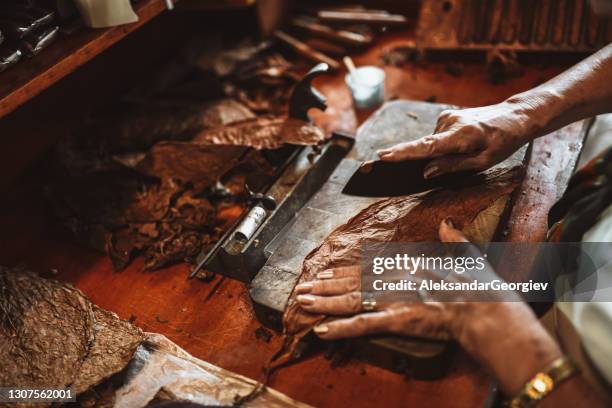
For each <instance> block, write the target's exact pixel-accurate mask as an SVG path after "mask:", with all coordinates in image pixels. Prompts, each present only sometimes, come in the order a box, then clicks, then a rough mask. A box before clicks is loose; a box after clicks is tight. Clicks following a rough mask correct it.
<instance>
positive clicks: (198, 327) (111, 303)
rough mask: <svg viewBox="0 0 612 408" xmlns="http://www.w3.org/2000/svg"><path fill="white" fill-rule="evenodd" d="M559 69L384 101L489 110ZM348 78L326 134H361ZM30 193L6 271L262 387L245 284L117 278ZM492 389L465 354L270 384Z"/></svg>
mask: <svg viewBox="0 0 612 408" xmlns="http://www.w3.org/2000/svg"><path fill="white" fill-rule="evenodd" d="M405 41H406V36H405V35H403V36H400V35H395V36H388V37H386V38H384V39H381V40H379V42H378V44H377V46H376V47H373V48H372V49H370V50H369V51H368V52H366V53H364V54H363V55H358V56H355V61H356V63H357V64H359V65H361V64H365V63H376V64H380V54H381V53H382V52H383V51H384V50H385V49H387V48H388V47H391V46H392V45H397V44H398V43H402V42H405ZM561 69H562V68H561V67H551V68H546V69H543V68H539V67H528V68H527V69H526V72H525V75H523V76H522V77H520V78H517V79H513V80H510V81H509V82H507V83H506V84H504V85H493V84H490V83H489V82H488V81H487V79H486V73H485V68H484V65H479V64H466V65H465V67H464V73H463V75H461V76H460V77H455V76H453V75H451V74H448V73H446V71H445V68H444V64H441V63H440V64H428V66H427V67H419V66H414V65H408V66H405V67H387V68H386V72H387V97H388V98H409V99H417V100H426V99H428V98H430V97H432V96H435V97H436V100H437V101H438V102H442V103H450V104H456V105H463V106H476V105H484V104H489V103H494V102H497V101H500V100H502V99H504V98H506V97H508V96H510V95H512V94H514V93H516V92H519V91H522V90H525V89H528V88H530V87H532V86H533V85H535V84H537V83H539V82H542V81H543V80H546V79H548V78H549V77H551V76H553V75H555V74H556V73H558V72H560V71H561ZM343 77H344V73H338V74H336V75H334V76H332V77H329V78H325V79H322V80H320V81H318V83H317V84H316V85H317V86H318V87H319V89H320V90H321V91H322V92H323V93H324V94H325V95H326V96H327V98H328V104H329V109H328V111H327V112H326V113H325V114H318V115H316V121H317V123H319V124H320V125H321V126H323V127H324V128H325V129H327V130H331V129H334V128H338V129H343V130H355V128H356V127H357V126H358V124H359V123H361V122H363V120H364V119H365V117H366V114H365V113H362V114H355V112H354V111H353V110H352V108H351V104H350V98H349V95H348V91H347V90H346V88H345V86H344V85H343ZM555 137H558V136H555ZM548 143H549V144H550V141H549V142H548ZM550 148H551V149H557V148H560V149H565V150H566V148H567V146H565V145H563V144H562V143H561V142H559V143H552V144H550ZM565 150H564V151H565ZM563 154H565V153H563ZM553 156H554V154H553ZM538 160H541V158H538ZM538 166H539V167H537V168H534V171H537V173H538V174H539V175H538V176H537V177H536V179H535V181H533V183H536V184H537V183H540V180H543V179H546V180H554V177H555V175H557V174H558V173H559V168H558V166H556V165H555V163H552V162H551V161H550V160H549V161H547V162H540V164H539V165H538ZM538 177H539V178H538ZM542 177H544V178H542ZM547 186H548V184H547ZM547 188H548V191H545V192H544V193H541V192H538V193H537V194H536V193H531V195H529V199H530V200H531V202H530V204H529V207H527V209H526V210H525V211H533V212H534V214H536V215H537V214H540V215H542V214H544V213H545V212H546V211H547V206H548V205H550V204H552V201H554V197H555V196H556V195H558V191H556V190H555V189H554V188H551V187H550V186H548V187H547ZM24 190H26V192H25V193H24V194H22V195H20V196H19V197H17V196H9V197H8V200H7V201H5V202H4V203H3V207H2V210H1V211H0V225H1V228H0V242H1V245H0V263H1V264H3V265H8V266H11V265H15V264H18V263H24V262H25V263H27V265H28V266H30V267H31V268H32V269H34V270H38V271H43V272H44V271H49V270H51V269H56V270H57V271H58V273H57V275H56V278H57V279H60V280H64V281H68V282H71V283H73V284H74V285H76V286H77V287H78V288H79V289H81V290H82V291H83V292H84V293H85V294H86V295H87V296H88V297H89V298H90V299H91V300H92V301H93V302H94V303H96V304H97V305H99V306H101V307H103V308H105V309H108V310H111V311H113V312H116V313H117V314H118V315H119V316H120V317H121V318H124V319H130V318H132V319H135V321H134V323H135V324H136V325H137V326H139V327H141V328H142V329H144V330H146V331H152V332H159V333H162V334H164V335H166V336H167V337H169V338H170V339H171V340H173V341H174V342H176V343H177V344H179V345H180V346H181V347H183V348H185V349H186V350H187V351H189V352H190V353H191V354H193V355H194V356H196V357H198V358H201V359H203V360H206V361H208V362H210V363H213V364H216V365H219V366H221V367H223V368H226V369H229V370H232V371H235V372H237V373H240V374H243V375H246V376H249V377H251V378H254V379H262V367H263V366H264V364H265V363H266V362H267V361H268V359H269V358H270V357H271V356H272V354H273V353H274V352H275V351H277V350H278V348H279V346H280V340H281V338H280V336H278V335H275V336H274V337H273V338H272V339H271V340H270V341H269V342H266V341H264V340H262V339H257V338H256V335H255V331H256V329H257V328H259V327H260V325H259V323H258V322H257V321H256V319H255V317H254V315H253V311H252V308H251V305H250V301H249V298H248V293H247V290H246V287H245V285H244V284H242V283H240V282H237V281H231V280H228V279H226V280H220V279H219V278H217V279H216V280H215V281H213V282H212V283H203V282H200V281H198V280H187V279H186V276H187V274H188V270H189V267H188V266H187V265H176V266H173V267H170V268H166V269H164V270H160V271H156V272H143V271H142V270H141V269H142V259H138V260H136V261H135V262H134V263H133V264H132V265H131V266H130V267H129V268H128V269H127V270H125V271H123V272H119V273H117V272H114V271H113V269H112V266H111V262H110V260H109V259H108V258H106V257H105V256H102V255H100V254H98V253H95V252H93V251H91V250H89V249H85V248H83V247H81V246H78V245H77V244H76V243H75V242H74V241H73V240H72V239H71V237H70V236H68V235H67V234H66V233H64V232H62V231H59V230H58V229H57V228H55V227H53V224H52V222H51V221H50V220H49V219H48V218H47V217H46V214H45V208H44V206H45V205H44V201H43V200H42V199H41V197H40V196H38V195H36V193H34V192H28V191H27V190H29V189H28V188H27V186H26V188H25V189H24ZM534 191H535V190H534ZM523 222H524V224H522V225H524V226H525V227H526V228H525V229H526V230H528V229H535V230H537V231H543V225H542V222H543V219H542V217H541V216H539V217H538V216H536V217H534V218H526V219H524V221H523ZM523 238H525V237H523ZM516 239H521V237H520V236H518V237H516ZM489 385H490V380H489V378H488V377H487V375H486V373H484V372H483V371H482V370H481V369H480V368H478V367H477V366H476V365H475V364H474V363H472V362H471V361H470V359H469V357H468V356H465V355H462V354H459V355H458V356H457V357H456V360H455V361H454V362H453V367H452V369H451V370H450V372H449V373H448V375H447V376H446V377H445V378H443V379H441V380H438V381H431V382H426V381H416V380H412V379H409V378H405V377H403V376H400V375H398V374H394V373H391V372H388V371H384V370H382V369H378V368H375V367H372V366H367V365H365V364H363V363H359V362H349V363H348V364H347V365H345V366H342V367H337V368H331V367H330V364H329V361H327V360H325V358H324V357H323V356H322V355H317V356H314V357H311V358H308V359H307V360H305V361H302V362H300V363H298V364H295V365H293V366H290V367H287V368H284V369H282V370H280V371H279V372H278V373H277V374H276V375H275V377H274V378H273V380H272V386H273V387H274V388H276V389H278V390H279V391H282V392H284V393H286V394H288V395H289V396H291V397H293V398H295V399H298V400H301V401H304V402H307V403H309V404H312V405H315V406H329V407H332V406H347V405H350V406H353V407H366V406H385V407H395V406H408V405H409V406H453V407H474V406H480V405H482V404H483V402H484V400H485V398H486V396H487V393H488V387H489Z"/></svg>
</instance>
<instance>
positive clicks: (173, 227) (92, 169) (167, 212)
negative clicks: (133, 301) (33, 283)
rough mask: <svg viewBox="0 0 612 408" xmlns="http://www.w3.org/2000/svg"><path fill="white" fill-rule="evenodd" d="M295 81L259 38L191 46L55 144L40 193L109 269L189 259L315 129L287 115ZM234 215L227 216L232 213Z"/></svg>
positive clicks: (318, 135)
mask: <svg viewBox="0 0 612 408" xmlns="http://www.w3.org/2000/svg"><path fill="white" fill-rule="evenodd" d="M297 80H298V76H297V75H296V74H295V73H294V72H293V70H292V66H291V64H289V63H288V62H287V61H286V60H284V58H283V57H282V56H280V55H279V54H276V53H274V51H273V50H272V49H270V47H269V45H267V44H255V45H252V44H241V45H240V46H239V47H235V48H227V47H223V46H221V45H216V46H213V45H211V43H210V42H203V41H201V40H198V41H195V40H194V42H192V43H191V44H188V46H187V47H186V49H184V50H182V51H181V52H180V53H179V55H178V56H177V58H176V59H175V60H173V61H171V62H169V63H168V64H167V66H164V67H162V68H161V69H160V70H159V72H157V73H156V74H155V75H153V77H152V78H151V79H150V80H149V81H148V83H147V84H145V85H143V86H140V87H139V88H135V89H134V90H133V91H131V92H130V93H129V94H127V95H125V96H124V98H123V99H122V100H120V101H118V102H117V104H116V105H115V106H113V107H112V108H110V109H108V111H105V113H103V114H100V115H98V116H96V117H93V118H88V119H86V120H84V121H83V123H82V125H80V126H78V128H77V130H76V131H74V132H72V133H71V134H70V135H67V137H65V138H64V139H63V140H61V141H60V142H59V143H58V145H57V146H56V148H55V151H54V152H53V154H52V158H51V160H50V172H49V174H51V175H52V176H51V177H50V181H49V183H48V184H47V189H46V190H47V194H46V196H47V197H48V199H49V200H50V203H51V208H52V210H53V213H54V214H55V215H56V216H57V218H58V219H59V220H60V221H61V223H62V224H63V225H64V226H65V227H67V228H68V229H69V230H70V231H71V232H72V233H73V235H74V236H75V237H76V239H77V240H78V241H79V242H82V243H85V244H87V245H88V246H90V247H92V248H95V249H98V250H100V251H103V252H105V253H106V254H108V256H109V257H110V259H111V260H112V263H113V266H114V268H115V269H116V270H121V269H123V268H125V267H126V266H127V265H129V264H130V262H131V261H132V260H133V259H134V257H136V256H138V255H143V256H144V258H145V261H144V268H145V269H146V270H154V269H158V268H161V267H163V266H166V265H169V264H172V263H176V262H182V261H190V260H193V259H194V257H195V256H197V254H198V253H199V252H200V251H201V250H202V249H205V248H207V247H211V246H212V245H214V243H215V242H216V241H217V240H218V239H219V238H220V236H221V235H222V234H223V233H224V231H225V230H226V229H227V228H228V226H229V225H231V221H232V220H233V219H235V217H236V214H239V213H240V210H241V209H242V208H244V205H245V201H246V200H247V199H248V197H247V194H246V189H245V185H248V186H249V188H250V189H251V190H254V191H257V190H259V189H261V188H263V187H264V186H265V185H267V184H268V183H269V182H270V181H271V180H272V178H273V176H274V174H275V171H276V169H277V168H278V167H279V166H280V164H281V163H282V162H283V161H284V158H285V157H287V155H288V153H289V150H290V147H288V146H289V145H291V144H293V145H296V144H297V145H316V144H319V143H321V142H322V141H323V140H324V134H323V132H322V131H321V130H320V129H319V128H317V127H316V126H314V125H311V124H309V123H307V122H303V121H299V120H295V119H287V118H286V117H285V116H284V111H285V110H286V100H287V98H288V95H290V91H291V87H292V86H293V85H294V84H295V83H296V81H297ZM232 214H234V215H233V216H232Z"/></svg>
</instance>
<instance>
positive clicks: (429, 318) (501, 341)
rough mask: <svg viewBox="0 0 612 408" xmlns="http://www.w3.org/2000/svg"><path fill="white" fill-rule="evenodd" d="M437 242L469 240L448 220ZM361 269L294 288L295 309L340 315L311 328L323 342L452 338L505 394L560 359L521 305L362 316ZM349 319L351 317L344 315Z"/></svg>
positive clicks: (425, 304)
mask: <svg viewBox="0 0 612 408" xmlns="http://www.w3.org/2000/svg"><path fill="white" fill-rule="evenodd" d="M439 237H440V240H441V241H442V242H468V241H467V239H466V238H465V236H464V235H463V234H462V233H461V231H459V230H457V229H455V228H454V227H453V226H452V223H451V222H449V221H446V222H442V223H441V224H440V228H439ZM360 286H361V276H360V267H359V266H354V267H343V268H336V269H333V270H327V271H323V272H320V273H319V274H318V275H317V280H314V281H311V282H305V283H302V284H300V285H298V286H297V287H296V291H297V293H298V297H297V300H298V302H299V303H300V307H301V308H303V309H304V310H306V311H309V312H313V313H321V314H326V315H331V316H343V317H340V318H337V319H335V320H332V319H327V320H326V321H324V322H323V323H321V324H319V325H318V326H316V327H315V328H314V331H315V333H316V334H317V335H318V336H319V337H321V338H323V339H328V340H331V339H338V338H344V337H356V336H362V335H367V334H375V333H393V334H399V335H405V336H417V337H426V338H434V339H441V340H447V339H452V340H456V341H457V342H458V343H459V344H460V345H461V346H462V347H463V348H464V349H465V350H466V351H467V352H468V353H469V354H471V355H472V356H473V357H474V358H475V359H476V360H477V361H479V362H480V363H481V364H482V365H483V366H485V368H487V369H489V370H490V371H491V372H492V373H493V374H494V375H495V376H496V377H497V379H498V381H499V383H500V386H501V387H502V389H503V390H504V391H506V392H507V393H508V395H513V394H515V393H516V392H518V390H519V389H520V387H521V386H522V385H523V384H524V383H525V382H526V381H527V380H528V379H529V378H531V376H533V375H534V374H535V372H537V371H538V370H540V369H542V368H543V367H545V366H546V365H547V364H549V363H550V362H551V361H553V360H554V359H555V358H557V357H558V356H559V355H560V353H561V352H560V350H559V347H558V346H557V344H556V343H555V342H554V340H553V339H552V338H551V337H550V336H549V335H548V333H547V332H546V331H545V330H544V328H543V327H542V326H541V325H540V323H539V321H538V320H537V318H536V317H535V315H534V314H533V312H532V311H531V309H529V307H528V306H527V305H526V304H525V303H524V302H522V301H518V300H517V301H509V302H499V301H489V302H463V301H450V302H440V301H416V302H411V301H405V300H404V301H396V302H392V303H388V304H377V305H376V311H372V312H364V307H363V304H362V294H361V287H360ZM346 316H351V317H346Z"/></svg>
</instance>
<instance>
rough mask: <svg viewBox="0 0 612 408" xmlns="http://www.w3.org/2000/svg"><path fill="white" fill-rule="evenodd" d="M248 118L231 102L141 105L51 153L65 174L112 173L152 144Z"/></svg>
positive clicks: (102, 121)
mask: <svg viewBox="0 0 612 408" xmlns="http://www.w3.org/2000/svg"><path fill="white" fill-rule="evenodd" d="M252 117H254V114H253V112H251V111H250V110H249V109H248V108H247V107H246V106H244V105H243V104H241V103H240V102H238V101H236V100H233V99H221V100H217V101H213V102H207V103H195V102H188V103H187V102H183V103H172V104H171V103H166V104H157V105H155V104H152V103H149V104H146V105H144V106H142V107H140V108H139V109H137V110H130V111H128V112H127V113H123V112H122V113H120V114H115V115H110V116H103V117H101V118H97V119H96V120H95V121H94V122H93V123H92V124H90V125H88V126H86V127H85V128H83V129H81V130H80V131H79V132H77V133H76V134H74V135H73V136H71V137H69V138H66V139H65V140H62V141H61V142H60V143H59V144H58V147H57V149H56V154H57V158H58V161H59V162H60V164H61V165H62V167H64V168H65V169H67V170H68V171H69V172H70V173H71V174H75V175H82V174H84V173H90V172H97V171H105V170H116V169H117V168H120V167H122V166H124V165H127V166H128V167H130V166H129V163H130V160H132V161H133V160H134V159H135V158H138V157H142V156H143V155H144V153H145V152H146V151H147V150H148V149H149V148H150V147H151V146H153V145H154V144H155V143H157V142H160V141H169V140H183V141H185V140H190V139H191V138H193V136H194V135H196V134H197V133H198V132H200V131H202V130H203V129H208V128H215V127H218V126H223V125H226V124H228V123H231V122H235V121H238V120H243V119H247V118H252Z"/></svg>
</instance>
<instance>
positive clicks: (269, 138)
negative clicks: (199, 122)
mask: <svg viewBox="0 0 612 408" xmlns="http://www.w3.org/2000/svg"><path fill="white" fill-rule="evenodd" d="M324 140H325V134H324V133H323V131H322V130H321V129H320V128H319V127H317V126H316V125H313V124H311V123H308V122H305V121H302V120H299V119H292V118H289V119H287V118H283V117H280V116H271V115H266V116H258V117H256V118H252V119H246V120H242V121H239V122H234V123H232V124H231V125H227V126H222V127H217V128H214V129H207V130H204V131H202V132H200V133H198V134H197V135H196V136H195V137H194V138H193V140H192V142H193V143H197V144H200V143H204V144H218V145H238V146H248V147H252V148H255V149H258V150H261V149H278V148H279V147H282V146H283V145H284V144H294V145H317V144H320V143H321V142H323V141H324Z"/></svg>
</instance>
